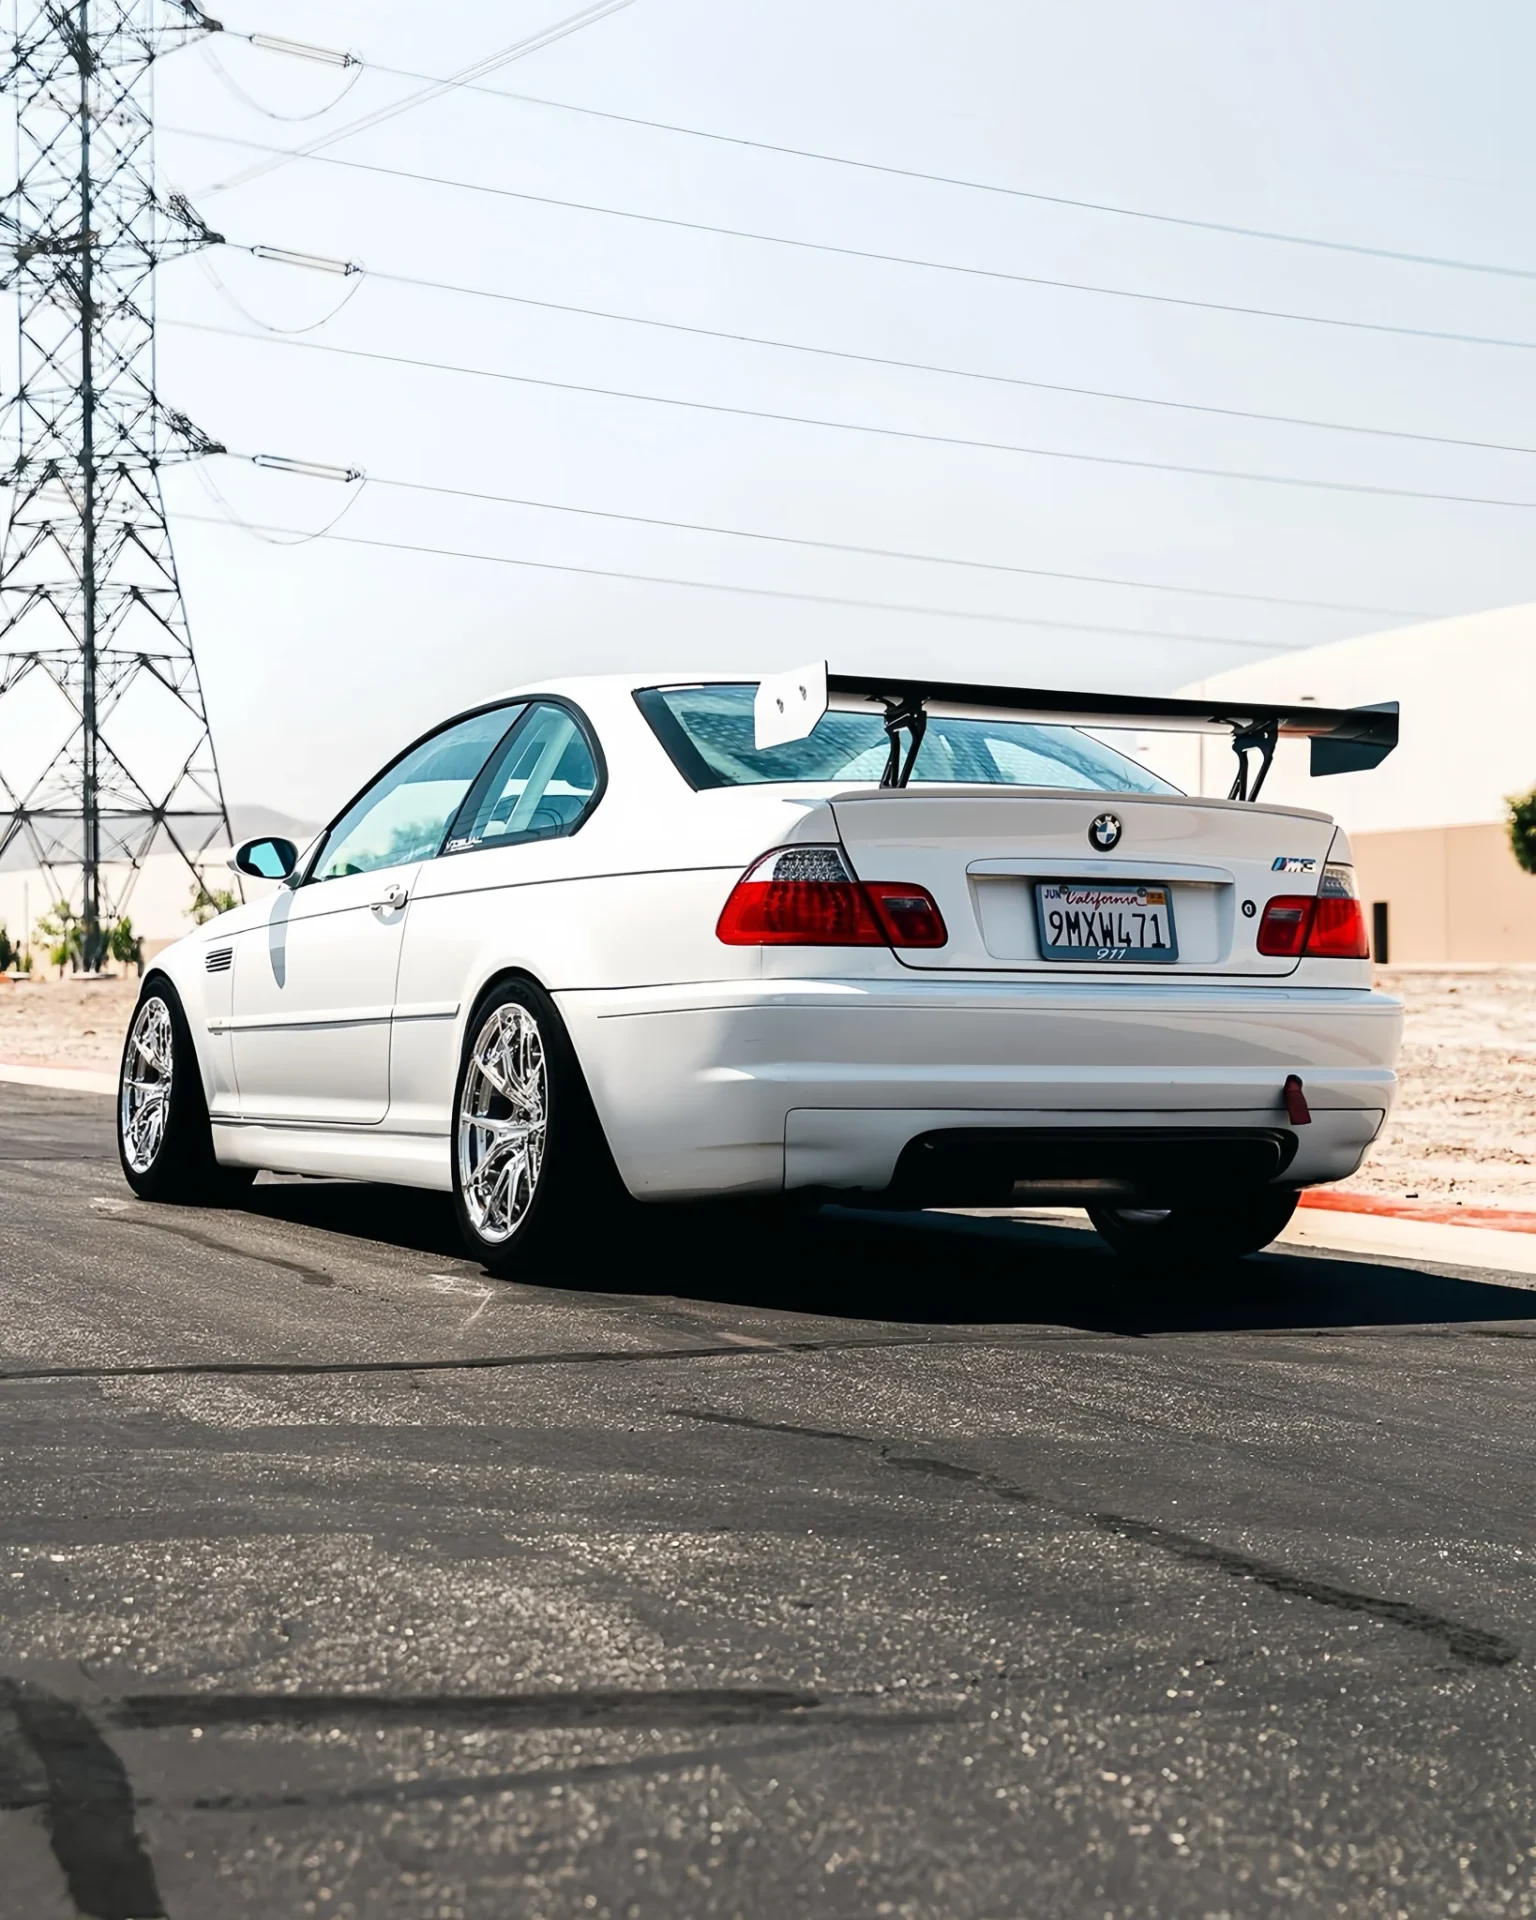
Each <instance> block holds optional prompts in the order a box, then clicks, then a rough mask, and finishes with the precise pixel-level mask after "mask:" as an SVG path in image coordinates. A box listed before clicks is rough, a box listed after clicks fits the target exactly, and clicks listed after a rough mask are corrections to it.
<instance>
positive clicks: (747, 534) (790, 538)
mask: <svg viewBox="0 0 1536 1920" xmlns="http://www.w3.org/2000/svg"><path fill="white" fill-rule="evenodd" d="M237 457H238V456H237ZM369 484H370V485H372V486H376V487H391V488H396V489H399V490H401V491H404V492H410V493H435V494H443V495H445V496H447V497H449V498H451V499H458V500H484V501H488V502H490V503H492V504H494V505H496V506H504V507H532V508H536V509H537V510H538V511H539V512H541V513H569V514H576V515H579V516H581V517H582V518H583V519H589V520H618V521H622V522H624V523H625V524H626V525H629V526H637V527H665V528H667V529H668V530H669V531H673V532H678V533H708V534H715V535H718V536H720V537H722V538H725V539H731V540H762V541H765V542H768V543H770V544H771V545H774V546H783V547H807V548H810V549H812V550H813V551H816V552H819V553H849V554H857V555H859V556H861V557H863V558H866V559H872V560H910V561H913V562H916V563H920V564H922V565H925V566H939V567H965V568H968V569H972V570H974V571H976V572H981V573H1005V574H1014V575H1018V576H1021V577H1023V578H1027V579H1031V580H1066V581H1071V582H1073V583H1074V584H1076V585H1086V586H1097V587H1134V588H1138V589H1143V590H1148V591H1151V592H1154V593H1174V594H1187V595H1190V596H1193V597H1196V598H1200V599H1206V600H1241V601H1245V602H1248V603H1251V604H1254V605H1258V606H1266V607H1291V608H1306V609H1308V610H1311V611H1314V612H1326V613H1368V614H1389V615H1392V616H1394V617H1396V618H1402V619H1408V620H1433V619H1438V618H1440V617H1441V616H1439V615H1437V614H1427V613H1424V612H1421V611H1419V610H1416V609H1414V608H1412V607H1367V606H1359V605H1357V604H1354V603H1352V602H1349V601H1339V600H1295V599H1289V598H1282V597H1281V596H1279V595H1276V594H1268V593H1236V592H1232V591H1229V590H1227V589H1224V588H1221V587H1183V586H1176V585H1170V584H1169V583H1168V582H1167V581H1160V580H1127V579H1116V578H1114V577H1112V576H1110V575H1108V574H1095V573H1066V572H1063V571H1061V570H1060V569H1058V568H1054V567H1021V566H1014V565H1011V564H1010V563H1008V562H1006V561H1001V560H970V559H965V558H962V557H960V556H958V555H955V554H947V553H912V552H909V551H905V550H903V549H901V548H898V547H864V546H857V545H855V544H853V543H852V542H849V541H845V540H808V539H803V538H800V537H799V536H797V535H795V534H788V533H767V532H764V531H763V530H761V529H760V528H753V527H722V526H719V525H715V524H712V523H710V522H707V521H700V520H666V519H663V518H661V517H660V516H658V515H655V514H645V513H618V512H615V511H613V510H611V509H607V508H603V507H580V506H573V505H572V504H571V503H570V502H568V501H563V500H533V499H528V498H525V497H523V496H520V495H517V494H508V493H481V492H477V491H476V490H475V489H473V488H471V487H449V486H439V485H434V484H432V483H431V482H429V481H425V480H391V479H387V478H381V477H380V476H379V475H377V474H371V475H369Z"/></svg>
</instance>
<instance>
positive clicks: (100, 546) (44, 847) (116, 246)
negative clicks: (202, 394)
mask: <svg viewBox="0 0 1536 1920" xmlns="http://www.w3.org/2000/svg"><path fill="white" fill-rule="evenodd" d="M14 7H15V13H14V19H15V28H16V35H15V42H14V46H13V48H12V49H11V60H10V65H9V67H8V69H7V70H6V71H5V74H4V77H3V81H0V92H3V93H6V94H9V95H10V96H11V97H12V99H13V100H14V105H15V116H16V184H15V186H14V188H13V190H12V191H11V192H10V193H9V194H8V195H7V196H6V197H5V200H4V203H3V209H0V240H3V247H4V254H5V256H7V257H6V258H5V259H4V261H3V273H0V281H3V284H4V285H6V286H7V287H12V288H14V289H15V291H16V294H17V300H18V306H19V314H20V328H19V336H18V364H17V367H16V370H15V378H16V385H15V389H14V392H13V393H12V394H11V395H9V396H8V407H9V410H10V414H11V424H12V425H13V426H14V429H15V438H14V442H13V444H14V448H15V459H14V464H12V465H10V466H9V468H8V470H6V471H5V472H4V474H3V477H4V479H5V480H6V481H8V483H9V485H10V487H11V501H10V511H9V518H8V523H7V527H6V532H5V538H4V543H3V546H0V864H6V865H15V864H17V863H18V858H19V857H20V858H21V859H22V860H23V862H24V863H25V864H28V865H31V864H34V863H35V864H36V865H38V866H40V867H42V868H43V869H44V871H45V872H46V873H47V874H48V875H49V876H50V880H51V882H52V884H53V885H54V887H55V889H56V893H57V896H58V897H60V898H64V899H67V900H69V901H70V903H71V905H72V906H77V908H78V911H79V914H80V919H81V922H82V926H81V945H82V960H83V963H84V965H85V966H86V967H87V969H90V970H94V969H96V968H97V967H99V966H100V964H101V960H102V958H103V955H104V953H105V951H106V943H107V937H108V930H109V927H110V924H111V922H112V920H113V919H114V918H116V917H117V916H119V915H121V913H122V911H123V908H124V906H125V904H126V902H127V899H128V895H129V893H130V892H131V890H132V887H133V883H134V880H135V879H136V878H137V875H138V872H139V870H140V867H141V864H142V862H143V861H144V859H145V858H146V857H147V856H148V855H149V853H150V852H151V851H152V850H154V849H156V848H162V847H169V848H170V849H173V850H174V851H175V852H176V853H178V854H179V855H180V856H181V858H182V860H183V861H184V862H185V863H186V866H187V868H188V871H189V873H190V874H191V875H192V877H193V879H194V881H195V882H197V883H198V884H201V875H200V874H199V873H198V869H197V866H196V860H197V856H198V855H199V854H201V853H203V852H205V851H206V849H207V848H208V847H209V846H211V845H212V844H214V843H215V842H216V841H217V840H219V839H221V838H226V837H227V836H228V833H229V818H228V814H227V811H226V809H225V805H224V796H223V790H222V788H221V786H220V783H219V773H218V763H217V761H216V760H215V758H214V751H213V739H212V736H211V734H210V732H209V728H208V716H207V712H206V710H205V708H204V704H203V695H202V689H201V686H200V684H199V681H198V675H197V666H196V662H195V661H194V659H193V655H192V641H191V637H190V634H189V632H188V628H187V617H186V609H185V606H184V605H183V602H182V594H181V583H180V581H179V579H178V577H177V573H176V562H175V558H174V556H173V554H172V552H171V536H170V529H169V527H168V525H167V523H166V515H165V506H164V503H163V501H162V499H161V492H160V469H161V467H162V466H163V465H164V464H165V463H166V462H167V461H171V460H179V459H188V458H196V457H198V456H199V455H201V454H206V453H215V452H219V451H222V449H220V448H219V447H218V446H217V444H216V443H215V442H213V441H211V440H209V439H208V438H207V437H206V436H205V435H203V434H202V433H200V432H199V431H198V430H197V429H196V428H195V427H194V426H193V425H192V423H191V422H190V421H188V420H187V419H185V418H184V417H183V416H182V415H180V414H178V413H175V412H173V411H172V410H171V409H170V408H168V407H166V406H164V405H163V404H162V403H161V401H160V399H159V397H158V395H157V393H156V391H155V322H154V272H155V268H156V266H157V265H158V264H159V262H160V261H161V260H163V259H165V258H167V257H168V256H171V255H175V254H180V253H186V252H190V251H192V250H194V249H196V248H198V247H203V246H209V245H215V244H217V243H218V240H219V236H218V235H217V234H214V233H211V232H209V230H208V229H207V228H206V227H205V226H204V225H203V224H202V222H201V221H200V220H199V219H198V218H197V216H196V215H195V214H194V213H193V212H192V210H191V208H190V207H189V206H188V205H187V204H186V202H185V201H184V200H182V199H180V198H179V197H178V196H171V197H170V198H169V199H162V198H161V197H160V196H159V195H158V194H157V191H156V185H155V177H154V148H153V119H152V101H153V95H152V88H151V73H152V68H153V65H154V62H155V61H156V59H158V58H159V57H160V56H161V55H162V54H164V53H167V52H169V51H171V50H172V49H174V48H175V47H177V46H180V45H183V44H185V42H187V41H188V40H190V39H193V38H196V37H198V36H200V35H202V34H204V33H210V32H217V31H218V30H219V29H218V23H217V22H216V21H213V20H210V19H209V18H208V17H207V16H206V15H204V14H203V13H202V12H201V11H200V10H199V9H198V7H197V6H195V5H194V4H192V0H14ZM7 855H9V859H7Z"/></svg>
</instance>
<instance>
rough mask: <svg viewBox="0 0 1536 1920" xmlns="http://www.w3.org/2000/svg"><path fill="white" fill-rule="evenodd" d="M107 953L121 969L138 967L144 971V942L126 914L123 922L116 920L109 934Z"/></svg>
mask: <svg viewBox="0 0 1536 1920" xmlns="http://www.w3.org/2000/svg"><path fill="white" fill-rule="evenodd" d="M107 952H108V953H110V954H111V956H112V958H113V959H114V960H115V961H116V962H117V963H118V965H119V966H120V967H137V968H138V970H139V972H140V973H143V971H144V942H143V941H142V940H141V939H140V938H139V936H138V935H137V934H136V933H135V932H134V930H133V922H132V921H131V920H130V919H129V918H128V916H127V914H126V913H125V914H124V915H123V917H122V919H121V920H114V921H113V922H112V925H111V927H110V928H109V930H108V932H107Z"/></svg>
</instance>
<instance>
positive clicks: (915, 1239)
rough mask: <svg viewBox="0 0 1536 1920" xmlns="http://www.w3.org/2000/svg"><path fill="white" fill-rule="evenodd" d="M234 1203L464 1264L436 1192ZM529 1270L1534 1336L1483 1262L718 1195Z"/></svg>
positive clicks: (893, 1309)
mask: <svg viewBox="0 0 1536 1920" xmlns="http://www.w3.org/2000/svg"><path fill="white" fill-rule="evenodd" d="M244 1205H245V1210H247V1211H249V1212H252V1213H257V1214H260V1215H262V1216H264V1217H266V1218H268V1219H272V1220H287V1221H291V1222H293V1223H294V1224H295V1225H301V1226H304V1227H307V1228H310V1229H311V1230H316V1231H320V1232H326V1233H334V1234H338V1235H341V1236H345V1237H346V1238H348V1239H353V1240H360V1241H364V1242H366V1241H373V1242H376V1243H377V1242H383V1243H384V1244H386V1245H390V1246H394V1247H397V1248H406V1249H410V1250H413V1251H416V1252H420V1253H426V1254H431V1255H432V1256H434V1257H436V1258H439V1259H450V1260H464V1259H465V1257H466V1256H465V1253H464V1249H463V1244H462V1242H461V1241H460V1240H459V1237H458V1233H457V1229H456V1227H455V1224H454V1220H453V1214H452V1209H451V1207H450V1205H449V1202H448V1199H447V1196H446V1195H438V1194H427V1193H420V1192H416V1191H413V1190H411V1189H408V1188H403V1187H385V1186H370V1185H364V1184H361V1183H353V1182H350V1181H333V1180H314V1181H311V1180H280V1181H267V1180H264V1181H262V1182H260V1183H258V1184H257V1186H255V1187H254V1188H253V1189H252V1190H251V1193H250V1195H249V1196H248V1198H247V1199H246V1201H245V1203H244ZM520 1278H521V1279H523V1280H524V1282H525V1284H529V1285H533V1286H548V1287H549V1288H550V1289H551V1291H552V1292H560V1293H565V1294H568V1295H573V1296H576V1295H580V1294H583V1293H594V1294H601V1295H603V1296H605V1297H607V1298H612V1296H613V1295H614V1294H631V1295H634V1296H637V1297H640V1296H645V1295H662V1296H665V1297H666V1298H668V1299H669V1300H682V1301H686V1302H689V1303H692V1304H698V1305H700V1306H705V1305H707V1306H710V1307H716V1308H718V1307H731V1306H735V1307H747V1308H752V1309H756V1310H758V1311H764V1310H766V1311H770V1312H784V1313H795V1314H807V1315H814V1316H817V1317H830V1318H837V1319H843V1320H854V1321H867V1322H878V1323H880V1324H882V1325H890V1324H891V1323H893V1322H897V1323H903V1324H908V1325H919V1326H934V1327H938V1326H977V1325H986V1326H998V1325H1021V1326H1036V1327H1050V1326H1059V1327H1070V1328H1074V1329H1079V1330H1083V1331H1093V1332H1104V1333H1116V1334H1123V1335H1128V1336H1136V1335H1146V1334H1155V1333H1175V1332H1180V1333H1188V1332H1221V1331H1240V1330H1248V1331H1256V1332H1281V1331H1285V1330H1287V1329H1298V1330H1306V1329H1323V1328H1342V1327H1355V1326H1378V1327H1382V1326H1421V1325H1440V1326H1445V1325H1468V1324H1476V1325H1480V1326H1481V1325H1489V1326H1490V1327H1492V1328H1494V1329H1496V1330H1498V1331H1500V1332H1502V1333H1503V1334H1504V1335H1505V1336H1506V1337H1510V1338H1530V1339H1536V1288H1529V1287H1523V1286H1509V1285H1504V1284H1501V1282H1500V1277H1499V1276H1498V1275H1496V1274H1486V1275H1485V1274H1482V1273H1479V1272H1476V1271H1473V1270H1468V1271H1466V1272H1464V1273H1457V1272H1455V1271H1452V1270H1448V1269H1445V1268H1437V1267H1431V1266H1421V1265H1417V1264H1413V1265H1410V1264H1406V1263H1404V1262H1401V1261H1393V1260H1378V1259H1370V1258H1361V1257H1360V1256H1358V1255H1349V1254H1343V1253H1327V1252H1323V1251H1312V1250H1307V1251H1299V1250H1292V1249H1289V1248H1287V1249H1283V1250H1276V1251H1274V1252H1269V1253H1263V1254H1258V1255H1256V1256H1254V1257H1252V1258H1250V1259H1247V1260H1239V1261H1234V1262H1232V1263H1230V1264H1228V1265H1226V1266H1223V1267H1221V1268H1220V1269H1217V1270H1214V1271H1212V1272H1210V1273H1207V1274H1197V1273H1193V1272H1191V1273H1186V1274H1178V1273H1174V1274H1163V1275H1151V1274H1143V1273H1137V1272H1136V1271H1135V1270H1134V1269H1132V1268H1130V1267H1128V1266H1127V1265H1126V1264H1125V1263H1124V1262H1123V1261H1122V1260H1120V1259H1119V1258H1118V1257H1117V1256H1116V1255H1114V1254H1112V1253H1111V1252H1110V1251H1109V1249H1108V1248H1107V1247H1105V1246H1104V1245H1103V1243H1102V1242H1101V1241H1100V1240H1099V1239H1098V1237H1097V1235H1095V1234H1093V1233H1091V1232H1088V1231H1085V1230H1084V1229H1082V1228H1075V1227H1063V1226H1050V1225H1044V1224H1042V1223H1040V1222H1038V1221H1032V1220H1019V1219H1006V1218H997V1217H995V1216H994V1217H982V1218H978V1217H976V1216H974V1215H961V1214H946V1213H921V1214H918V1213H906V1214H900V1213H875V1212H866V1211H855V1210H853V1209H851V1208H839V1207H829V1208H826V1209H824V1210H823V1211H822V1212H821V1213H820V1214H818V1215H808V1216H803V1217H800V1218H799V1219H798V1220H795V1221H793V1222H790V1223H785V1224H781V1225H777V1226H775V1225H774V1224H772V1223H771V1222H770V1220H769V1219H768V1218H767V1217H766V1216H765V1215H764V1214H763V1213H762V1212H761V1211H760V1210H750V1209H747V1210H743V1209H739V1208H732V1207H729V1206H701V1207H688V1208H670V1207H669V1208H665V1209H661V1208H656V1209H649V1208H642V1209H634V1210H630V1211H627V1212H626V1213H625V1214H624V1216H623V1218H622V1219H621V1220H616V1221H615V1222H614V1223H613V1226H612V1231H611V1232H610V1233H609V1234H607V1235H603V1234H601V1233H599V1235H598V1238H597V1241H596V1243H595V1244H594V1245H592V1246H589V1247H588V1248H586V1249H584V1250H583V1251H582V1252H581V1253H579V1254H578V1253H576V1252H574V1250H573V1254H572V1257H571V1258H570V1259H569V1260H567V1261H564V1262H562V1263H561V1265H560V1266H559V1267H558V1268H552V1269H551V1270H550V1271H548V1272H547V1273H543V1272H540V1273H529V1274H527V1275H526V1276H520Z"/></svg>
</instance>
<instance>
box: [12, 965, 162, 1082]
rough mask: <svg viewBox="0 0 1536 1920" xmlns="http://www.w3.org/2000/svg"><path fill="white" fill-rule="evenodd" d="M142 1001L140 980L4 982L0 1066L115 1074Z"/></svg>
mask: <svg viewBox="0 0 1536 1920" xmlns="http://www.w3.org/2000/svg"><path fill="white" fill-rule="evenodd" d="M138 997H139V982H138V979H137V977H136V976H130V977H129V978H128V979H126V980H122V979H115V978H106V979H100V980H90V979H86V978H85V977H84V976H74V977H71V976H69V975H66V976H65V977H64V979H63V980H55V979H46V980H44V979H39V978H36V977H34V978H33V979H32V980H29V981H27V982H26V983H25V984H24V985H23V984H22V983H21V982H19V981H17V982H11V983H9V984H6V983H4V982H0V1062H3V1063H5V1064H7V1065H10V1066H21V1067H92V1068H94V1069H95V1070H96V1071H98V1072H112V1071H114V1070H115V1069H116V1067H117V1062H118V1058H119V1056H120V1054H121V1053H122V1050H123V1036H124V1035H125V1034H126V1032H127V1031H128V1016H129V1014H130V1013H131V1012H132V1011H133V1003H134V1001H135V1000H137V999H138Z"/></svg>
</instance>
